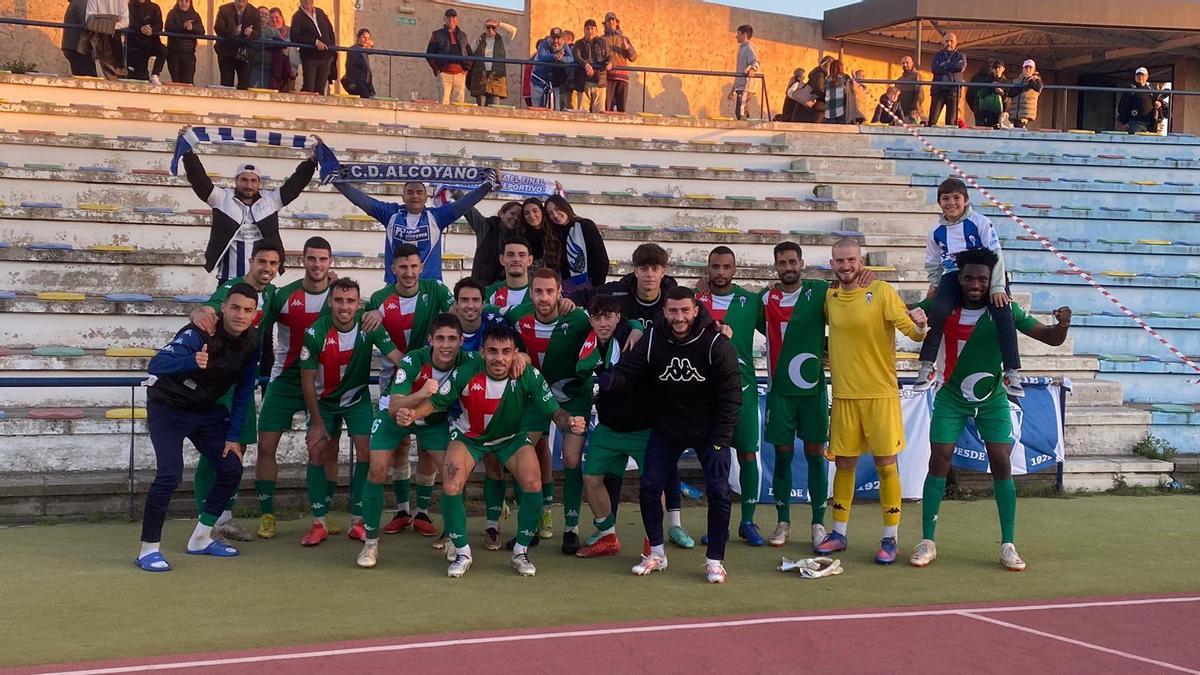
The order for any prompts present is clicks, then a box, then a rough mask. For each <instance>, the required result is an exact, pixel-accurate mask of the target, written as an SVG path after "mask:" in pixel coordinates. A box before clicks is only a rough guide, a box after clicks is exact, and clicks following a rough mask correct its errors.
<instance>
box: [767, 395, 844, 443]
mask: <svg viewBox="0 0 1200 675" xmlns="http://www.w3.org/2000/svg"><path fill="white" fill-rule="evenodd" d="M797 438H799V439H800V440H802V441H804V442H805V443H828V442H829V391H828V388H827V387H824V386H821V387H817V393H815V394H814V395H812V396H789V395H788V394H771V393H768V394H767V424H766V439H767V442H768V443H770V444H771V445H790V446H793V447H794V446H795V445H796V439H797Z"/></svg>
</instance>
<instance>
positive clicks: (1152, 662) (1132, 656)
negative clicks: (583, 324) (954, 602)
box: [961, 611, 1200, 675]
mask: <svg viewBox="0 0 1200 675" xmlns="http://www.w3.org/2000/svg"><path fill="white" fill-rule="evenodd" d="M961 614H962V616H965V617H968V618H971V619H975V620H977V621H983V622H986V623H990V624H993V625H996V626H1004V627H1005V628H1011V629H1013V630H1019V631H1021V632H1022V633H1029V634H1031V635H1037V636H1039V637H1044V638H1049V639H1051V640H1057V641H1059V642H1065V643H1067V644H1069V645H1075V646H1077V647H1085V648H1087V649H1094V650H1096V651H1098V652H1103V653H1105V654H1111V655H1113V656H1119V657H1121V658H1125V659H1131V660H1133V661H1140V662H1142V663H1148V664H1150V665H1152V666H1158V667H1159V668H1166V669H1167V670H1175V671H1178V672H1181V673H1192V675H1200V670H1192V669H1191V668H1185V667H1183V666H1177V665H1175V664H1174V663H1168V662H1166V661H1158V660H1155V659H1150V658H1146V657H1145V656H1138V655H1137V654H1131V653H1129V652H1123V651H1121V650H1119V649H1111V648H1109V647H1104V646H1102V645H1098V644H1094V643H1092V642H1084V641H1083V640H1076V639H1074V638H1069V637H1065V636H1062V635H1056V634H1054V633H1047V632H1045V631H1041V630H1038V629H1036V628H1029V627H1028V626H1018V625H1017V624H1015V623H1008V622H1007V621H1001V620H999V619H993V618H990V617H986V616H979V615H978V614H972V613H971V612H969V611H968V612H961Z"/></svg>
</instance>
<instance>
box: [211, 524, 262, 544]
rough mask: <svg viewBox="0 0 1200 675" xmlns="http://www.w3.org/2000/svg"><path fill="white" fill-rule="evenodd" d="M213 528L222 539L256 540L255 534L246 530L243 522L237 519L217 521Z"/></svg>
mask: <svg viewBox="0 0 1200 675" xmlns="http://www.w3.org/2000/svg"><path fill="white" fill-rule="evenodd" d="M213 530H214V531H215V532H216V533H217V535H219V536H220V537H221V538H222V539H228V540H231V541H254V535H252V534H250V533H249V532H247V531H246V528H244V527H242V524H241V523H239V522H238V521H236V520H227V521H225V522H223V523H217V525H216V527H214V528H213Z"/></svg>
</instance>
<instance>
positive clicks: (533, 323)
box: [517, 314, 554, 368]
mask: <svg viewBox="0 0 1200 675" xmlns="http://www.w3.org/2000/svg"><path fill="white" fill-rule="evenodd" d="M517 332H518V333H520V335H521V342H524V343H525V349H527V350H529V359H530V360H531V361H533V367H534V368H541V367H542V361H543V360H545V358H546V350H547V349H549V348H550V336H549V335H547V336H546V337H539V336H538V331H537V320H536V319H535V318H534V317H533V315H532V314H530V315H529V316H527V317H525V318H523V319H521V320H520V321H518V322H517ZM553 334H554V332H553V331H551V332H550V335H553Z"/></svg>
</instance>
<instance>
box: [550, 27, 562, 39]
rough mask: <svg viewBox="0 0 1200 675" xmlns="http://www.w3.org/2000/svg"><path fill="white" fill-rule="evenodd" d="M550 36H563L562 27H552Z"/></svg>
mask: <svg viewBox="0 0 1200 675" xmlns="http://www.w3.org/2000/svg"><path fill="white" fill-rule="evenodd" d="M550 37H552V38H556V37H562V29H561V28H559V27H558V26H555V27H554V28H551V29H550Z"/></svg>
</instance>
